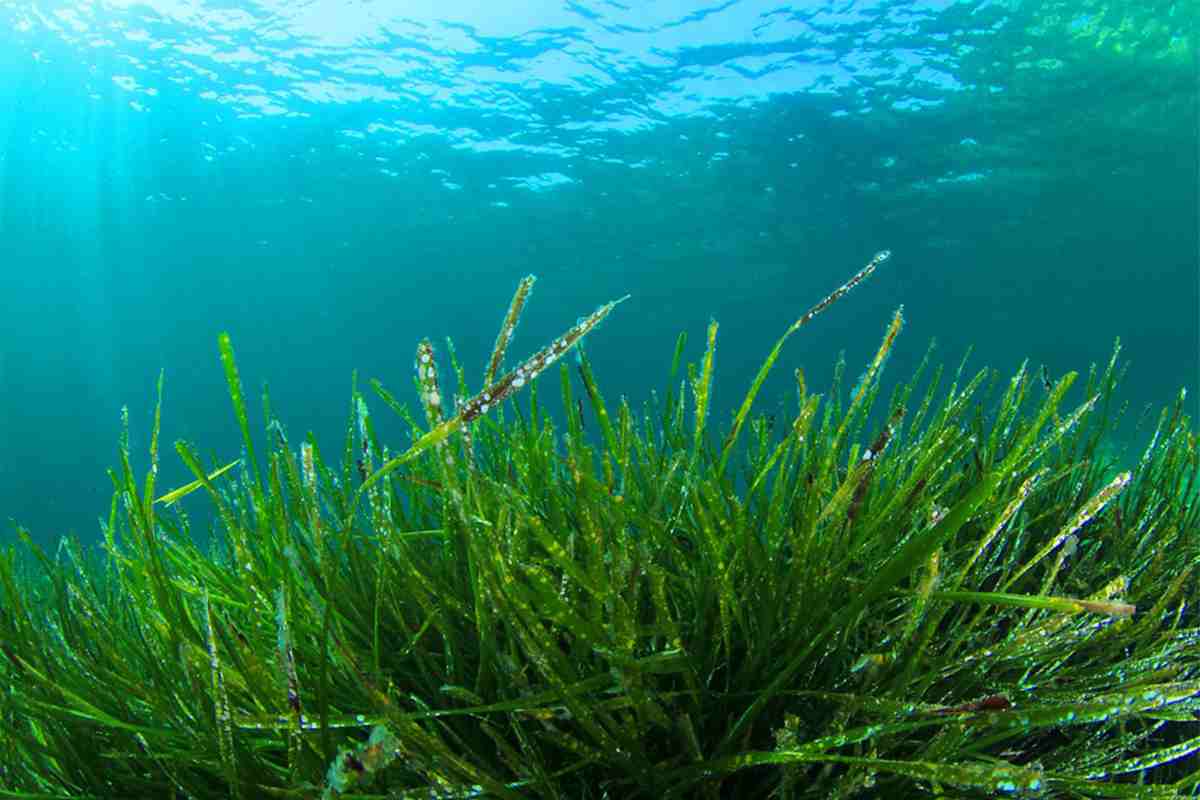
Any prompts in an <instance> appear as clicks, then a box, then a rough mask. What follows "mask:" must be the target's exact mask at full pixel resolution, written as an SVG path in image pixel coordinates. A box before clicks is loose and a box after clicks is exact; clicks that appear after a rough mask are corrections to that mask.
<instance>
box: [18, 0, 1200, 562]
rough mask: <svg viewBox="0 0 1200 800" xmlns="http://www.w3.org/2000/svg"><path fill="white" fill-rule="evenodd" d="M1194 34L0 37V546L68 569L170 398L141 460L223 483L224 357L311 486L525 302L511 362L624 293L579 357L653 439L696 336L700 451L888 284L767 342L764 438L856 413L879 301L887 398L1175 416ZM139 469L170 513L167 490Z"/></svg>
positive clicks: (1032, 13) (374, 30)
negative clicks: (969, 375) (200, 459)
mask: <svg viewBox="0 0 1200 800" xmlns="http://www.w3.org/2000/svg"><path fill="white" fill-rule="evenodd" d="M1196 13H1197V12H1196V7H1195V4H1194V3H1188V2H1147V0H1137V1H1136V2H1134V0H1126V1H1125V2H1114V3H1100V2H1073V3H1065V2H1060V3H1052V2H1043V3H1038V2H1004V3H992V2H986V1H981V2H960V3H942V2H922V3H895V2H889V3H855V2H840V3H807V4H796V5H792V6H787V5H782V4H779V3H776V2H750V1H749V0H744V1H743V2H737V0H724V2H711V3H706V2H701V1H700V0H673V1H672V2H657V3H650V2H639V3H616V2H601V1H599V0H595V1H593V0H586V1H583V0H580V1H578V2H568V3H552V2H543V3H524V4H519V3H515V2H514V3H481V2H464V0H441V2H438V3H433V2H399V0H393V2H335V1H333V0H330V1H329V2H321V1H320V0H311V1H310V2H282V1H276V2H260V3H251V2H223V3H215V2H204V1H203V0H145V2H140V3H134V2H128V1H127V0H99V2H87V3H82V2H60V3H53V2H32V0H15V1H14V2H6V3H4V4H3V5H2V6H0V243H2V250H0V252H2V253H3V255H2V257H0V259H2V260H0V297H3V311H4V313H3V314H2V315H0V393H2V394H0V520H4V521H7V520H9V519H13V520H16V521H17V522H19V523H20V524H22V525H24V526H26V527H28V528H30V529H31V530H32V532H33V534H34V535H35V537H36V538H38V539H40V540H42V541H52V540H53V539H54V538H55V537H57V536H58V535H60V534H62V533H66V532H72V531H73V532H75V533H77V534H78V535H80V536H81V537H83V538H85V539H94V537H95V536H96V534H97V530H98V528H97V525H96V518H97V517H98V516H99V515H101V514H103V513H106V510H107V507H108V502H109V497H110V494H111V491H110V490H111V486H110V484H109V483H108V479H107V477H106V475H105V469H106V468H107V467H108V466H110V465H112V464H114V463H115V454H116V442H117V437H118V433H119V430H120V422H119V420H120V410H121V407H122V406H123V405H127V406H128V408H129V414H130V420H131V425H132V441H133V445H134V447H135V449H137V450H138V452H142V453H144V451H145V448H146V446H147V433H148V430H149V427H150V421H151V409H152V407H153V398H154V382H155V380H156V377H157V375H158V372H159V370H160V369H161V370H165V374H166V391H165V411H164V421H163V436H164V439H165V441H166V442H168V443H169V442H172V441H174V440H176V439H180V438H183V439H188V440H190V441H193V442H195V443H197V444H198V445H199V446H200V448H201V450H202V451H203V452H205V453H211V454H212V455H213V458H214V460H216V461H220V462H222V463H223V462H225V461H227V460H230V459H232V458H234V457H236V456H237V455H238V454H239V446H240V445H239V438H238V435H237V432H236V428H235V426H234V424H233V421H232V420H233V418H232V414H231V413H230V410H229V402H228V396H227V394H226V391H225V389H224V378H223V375H222V372H221V368H220V363H219V360H218V358H217V352H216V336H217V333H218V332H219V331H221V330H228V331H230V333H231V334H232V336H233V341H234V345H235V348H236V350H237V353H238V358H239V362H240V366H241V370H242V377H243V380H244V381H245V382H246V384H247V385H248V388H249V389H251V391H252V392H253V391H255V390H256V389H257V388H258V387H259V386H261V384H262V383H263V382H264V381H266V382H269V384H270V389H271V395H272V403H273V407H274V409H275V412H276V414H277V415H278V416H279V417H280V420H281V422H282V423H283V424H284V426H285V428H286V429H287V430H288V432H289V435H290V436H291V437H293V440H294V439H295V438H296V437H298V436H299V435H301V434H303V433H304V432H305V431H306V430H309V429H311V430H313V431H314V432H315V433H316V435H317V437H318V441H319V442H320V443H322V444H323V445H324V446H325V447H326V448H327V449H330V450H332V449H334V448H336V447H337V446H339V444H340V441H341V435H342V431H343V430H344V426H345V419H346V413H347V411H348V405H349V389H350V374H351V371H352V370H355V369H357V370H358V371H359V375H360V376H362V378H364V379H365V378H368V377H378V378H380V379H382V380H383V381H384V382H385V383H386V384H388V385H389V386H390V387H391V388H392V389H393V390H394V391H395V392H396V393H397V394H399V395H401V396H402V397H405V398H409V399H411V398H412V394H411V374H412V373H411V364H412V358H413V351H414V347H415V345H416V342H417V341H418V339H420V338H421V337H424V336H429V337H432V338H433V339H434V341H435V342H438V343H440V342H443V341H444V339H445V337H446V336H448V335H449V336H452V337H453V338H454V341H455V345H456V347H457V350H458V353H459V355H460V356H461V358H462V360H463V362H464V363H465V365H466V366H467V368H468V377H469V378H470V379H471V380H473V381H474V383H473V387H474V388H478V381H479V380H480V378H481V375H482V371H483V366H484V363H485V361H486V359H487V356H488V354H489V353H490V349H491V344H492V342H493V339H494V337H495V334H496V329H497V327H498V326H499V323H500V319H501V317H502V315H503V311H504V309H505V307H506V306H507V303H508V300H509V297H510V295H511V292H512V290H513V289H514V288H515V286H516V283H517V281H518V280H519V278H520V277H521V276H523V275H525V274H527V273H530V272H532V273H536V274H537V275H538V277H539V282H538V284H537V287H536V289H535V291H534V295H533V297H532V299H531V303H530V306H529V307H528V310H527V312H526V316H525V319H524V321H523V322H522V325H521V327H520V329H519V332H518V335H517V338H516V340H515V341H514V343H513V349H512V351H511V353H510V361H511V360H512V359H515V358H521V357H524V356H525V355H527V354H529V353H530V352H532V351H533V350H535V349H536V348H538V347H540V346H541V345H542V344H543V343H544V342H545V340H547V339H548V338H549V337H551V336H553V335H555V334H557V333H558V332H559V331H560V330H561V329H563V328H565V327H567V326H568V325H570V324H571V323H573V322H574V321H575V319H576V317H577V316H579V315H581V314H585V313H587V312H590V311H591V310H592V309H593V308H595V307H596V306H597V305H599V304H600V303H602V302H604V301H606V300H609V299H612V298H615V297H618V296H620V295H622V294H624V293H626V292H628V293H630V294H632V298H631V300H629V301H628V302H626V303H625V304H623V305H622V306H620V308H619V309H618V310H617V311H616V312H615V313H614V315H613V316H612V317H611V318H610V319H609V320H608V321H607V322H606V323H605V324H604V325H603V326H602V328H601V329H600V330H599V331H598V332H597V333H596V334H594V336H593V337H592V338H591V339H590V340H589V343H588V354H589V356H590V357H591V359H592V360H593V362H594V364H595V368H596V371H597V373H598V375H599V378H600V380H601V382H602V386H603V387H605V391H606V394H607V395H609V396H610V397H613V398H615V397H617V396H619V395H622V394H623V395H625V396H627V397H629V398H630V400H631V401H633V402H635V403H639V404H640V403H641V402H642V401H643V400H645V399H647V398H648V397H649V393H650V391H651V390H652V389H654V388H660V387H662V386H663V384H664V380H665V376H666V371H667V368H668V367H669V363H670V356H671V352H672V348H673V344H674V339H675V336H676V334H677V333H678V332H679V331H687V332H688V334H689V337H690V339H689V341H690V343H691V344H690V353H691V354H692V356H693V357H694V358H695V357H698V356H699V353H700V342H701V340H702V338H703V334H704V329H705V326H706V325H707V323H708V320H709V319H710V318H716V319H718V320H719V321H720V323H721V329H720V338H719V342H720V344H719V347H718V351H717V376H718V377H717V383H716V389H715V391H716V396H715V403H716V405H715V417H714V419H715V421H716V422H717V423H718V424H721V423H724V422H725V420H726V419H728V412H729V409H730V408H731V406H732V405H733V404H734V403H735V402H737V401H738V400H740V397H741V393H742V392H743V391H744V389H745V387H746V386H747V384H748V382H749V381H750V379H751V377H752V376H753V374H754V372H755V370H756V369H757V367H758V365H759V364H760V363H761V360H762V358H763V357H764V355H765V354H766V352H767V351H768V350H769V348H770V346H771V344H772V343H773V342H774V340H775V338H776V337H777V336H778V335H779V334H780V333H781V332H782V331H783V330H784V329H785V328H786V327H787V326H788V325H789V324H790V323H791V322H792V321H793V320H794V319H795V318H796V317H797V316H798V315H799V314H800V313H802V312H803V311H804V309H806V308H807V307H808V306H809V305H811V304H812V303H813V302H815V301H817V300H819V299H820V298H821V297H823V296H824V295H825V294H826V293H827V292H828V291H830V290H832V289H833V288H835V287H836V286H838V285H839V284H840V283H842V282H843V281H844V280H845V279H846V278H847V277H849V276H850V275H851V274H853V272H854V271H856V270H857V269H858V268H860V267H861V266H862V265H863V264H864V263H865V262H866V261H867V260H868V259H869V258H870V257H871V255H872V254H873V253H875V252H876V251H878V250H881V249H884V248H889V249H891V250H892V251H893V252H894V255H893V258H892V259H891V260H890V261H889V262H888V263H887V264H886V265H885V267H883V268H881V269H880V271H879V273H878V274H877V275H875V276H874V277H873V278H872V279H871V280H870V281H868V282H867V283H866V284H864V285H863V286H862V287H860V288H859V289H858V290H856V292H855V293H854V294H852V295H850V296H849V297H848V298H846V299H845V300H843V301H842V302H841V303H839V304H837V305H835V306H834V307H833V308H832V309H830V311H829V312H828V313H827V314H825V315H824V316H822V317H820V318H818V320H817V321H815V322H814V323H813V324H812V325H811V326H810V327H808V328H806V329H805V330H804V331H803V333H802V334H801V335H799V336H797V337H796V338H795V339H793V340H792V342H791V343H789V345H788V348H787V349H786V351H785V353H784V356H783V358H782V359H781V362H780V364H779V365H778V377H777V379H776V381H775V382H774V383H773V384H772V385H771V386H770V387H769V391H768V392H767V393H765V395H764V397H765V398H766V399H765V400H764V401H763V403H764V408H768V409H769V408H770V407H771V406H772V405H773V404H779V403H781V402H785V400H784V398H785V397H786V392H787V390H788V386H789V383H790V382H791V380H792V379H791V375H792V372H793V370H794V368H796V367H798V366H802V367H803V368H804V370H805V372H806V375H807V378H808V382H809V385H810V387H812V388H815V389H818V390H826V389H827V388H828V385H829V382H830V379H831V376H832V374H833V370H832V367H833V363H834V361H835V359H836V357H837V355H838V353H839V352H841V351H844V352H845V354H846V359H847V364H848V366H847V372H848V373H849V378H850V379H851V380H852V379H853V377H854V375H856V374H857V373H858V372H859V371H861V369H862V367H863V366H864V365H865V363H866V362H867V360H868V359H869V358H870V356H871V355H872V354H873V353H874V351H875V349H876V348H877V346H878V343H879V341H880V338H881V336H882V335H883V333H884V329H885V326H886V325H887V322H888V321H889V319H890V315H891V312H892V311H893V310H894V309H895V308H896V307H897V306H898V305H901V304H903V305H904V307H905V315H906V319H907V325H906V327H905V330H904V333H903V335H902V336H901V338H900V340H899V343H898V345H897V347H896V350H895V351H894V354H893V356H892V357H891V360H890V362H889V365H888V369H889V373H888V374H889V376H890V377H891V379H893V380H895V379H898V378H904V377H906V376H907V375H908V374H909V373H910V371H911V370H912V368H913V367H914V366H915V364H916V363H917V362H918V361H919V360H920V358H921V356H922V355H923V353H924V351H925V349H926V347H927V345H928V343H929V341H930V339H931V338H936V339H937V340H938V347H939V351H938V352H939V354H940V356H941V358H942V359H943V360H946V361H948V362H951V363H957V361H958V360H959V359H960V358H961V357H962V355H963V354H964V353H965V352H966V350H967V348H968V347H973V355H972V361H971V364H973V365H974V366H976V367H981V366H985V365H987V366H994V367H996V368H999V369H1000V370H1002V371H1003V372H1004V373H1006V374H1008V373H1011V372H1012V371H1013V370H1014V369H1015V368H1016V367H1017V365H1018V364H1019V363H1020V362H1021V360H1022V359H1024V358H1029V359H1030V360H1031V363H1032V364H1034V365H1039V366H1040V365H1041V364H1046V365H1047V367H1048V370H1049V373H1050V374H1051V375H1052V376H1057V375H1059V374H1061V373H1062V372H1064V371H1066V370H1069V369H1079V370H1086V368H1087V366H1088V365H1089V364H1090V363H1091V362H1094V361H1104V360H1106V359H1107V358H1108V356H1109V354H1110V352H1111V349H1112V344H1113V341H1114V339H1115V338H1116V337H1120V338H1121V340H1122V343H1123V347H1124V355H1125V356H1126V357H1128V358H1129V359H1130V360H1131V362H1132V365H1131V367H1130V370H1129V373H1128V377H1127V380H1126V382H1125V384H1124V388H1123V395H1122V396H1123V398H1124V399H1126V400H1128V401H1129V403H1130V407H1131V411H1130V415H1129V416H1130V417H1131V418H1136V417H1137V416H1138V415H1139V414H1140V413H1141V410H1142V409H1143V408H1144V407H1146V406H1147V405H1150V406H1151V407H1153V408H1155V409H1157V407H1159V406H1161V405H1163V404H1166V403H1168V402H1171V401H1172V400H1173V399H1174V398H1175V397H1176V396H1177V394H1178V392H1179V390H1180V388H1183V387H1186V388H1188V390H1189V399H1188V403H1189V410H1190V411H1192V412H1193V413H1194V412H1195V409H1196V403H1195V398H1196V397H1197V394H1196V388H1197V373H1198V372H1200V324H1198V316H1200V311H1198V308H1200V286H1198V284H1200V278H1198V273H1200V269H1198V264H1197V217H1198V214H1200V209H1198V204H1197V170H1198V164H1197V135H1198V123H1197V92H1198V89H1197V60H1196V59H1197V48H1196V22H1197V20H1196ZM441 352H442V353H443V355H444V353H445V348H444V347H442V348H441ZM542 389H543V391H544V393H548V394H554V393H557V385H556V379H554V380H551V381H544V382H543V386H542ZM1076 399H1078V397H1076ZM376 405H377V406H379V407H378V408H376V412H375V413H376V417H377V419H380V420H384V419H386V418H388V416H389V412H387V411H386V409H384V408H382V405H381V404H378V403H376ZM255 408H257V405H256V406H255ZM261 423H262V420H261V419H258V420H256V424H258V425H260V429H261ZM1130 427H1131V426H1130ZM383 430H384V431H386V432H387V434H388V436H389V437H390V438H391V440H392V441H394V443H395V445H394V446H395V447H402V446H403V445H404V443H405V442H406V441H407V439H406V434H404V433H403V431H402V428H401V426H400V425H399V424H395V423H393V424H390V425H384V427H383ZM1129 436H1130V437H1134V438H1135V437H1136V434H1135V433H1132V432H1131V433H1130V434H1129ZM164 450H165V451H166V452H165V458H164V465H163V472H162V474H161V477H160V485H162V486H173V485H176V484H178V483H181V482H183V481H185V480H187V479H188V477H189V476H187V474H186V473H185V471H184V470H183V468H182V467H181V465H180V464H179V462H178V459H177V457H176V456H175V455H174V453H173V451H172V450H171V448H170V447H169V446H168V447H165V448H164ZM142 461H143V463H142V464H141V465H140V466H141V467H143V468H144V466H145V464H144V461H145V459H144V458H143V459H142ZM197 502H199V503H200V504H203V501H202V500H200V501H197ZM11 531H12V526H11V524H9V523H7V522H5V525H4V533H3V534H2V535H3V536H4V537H5V538H11V535H12V534H11Z"/></svg>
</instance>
